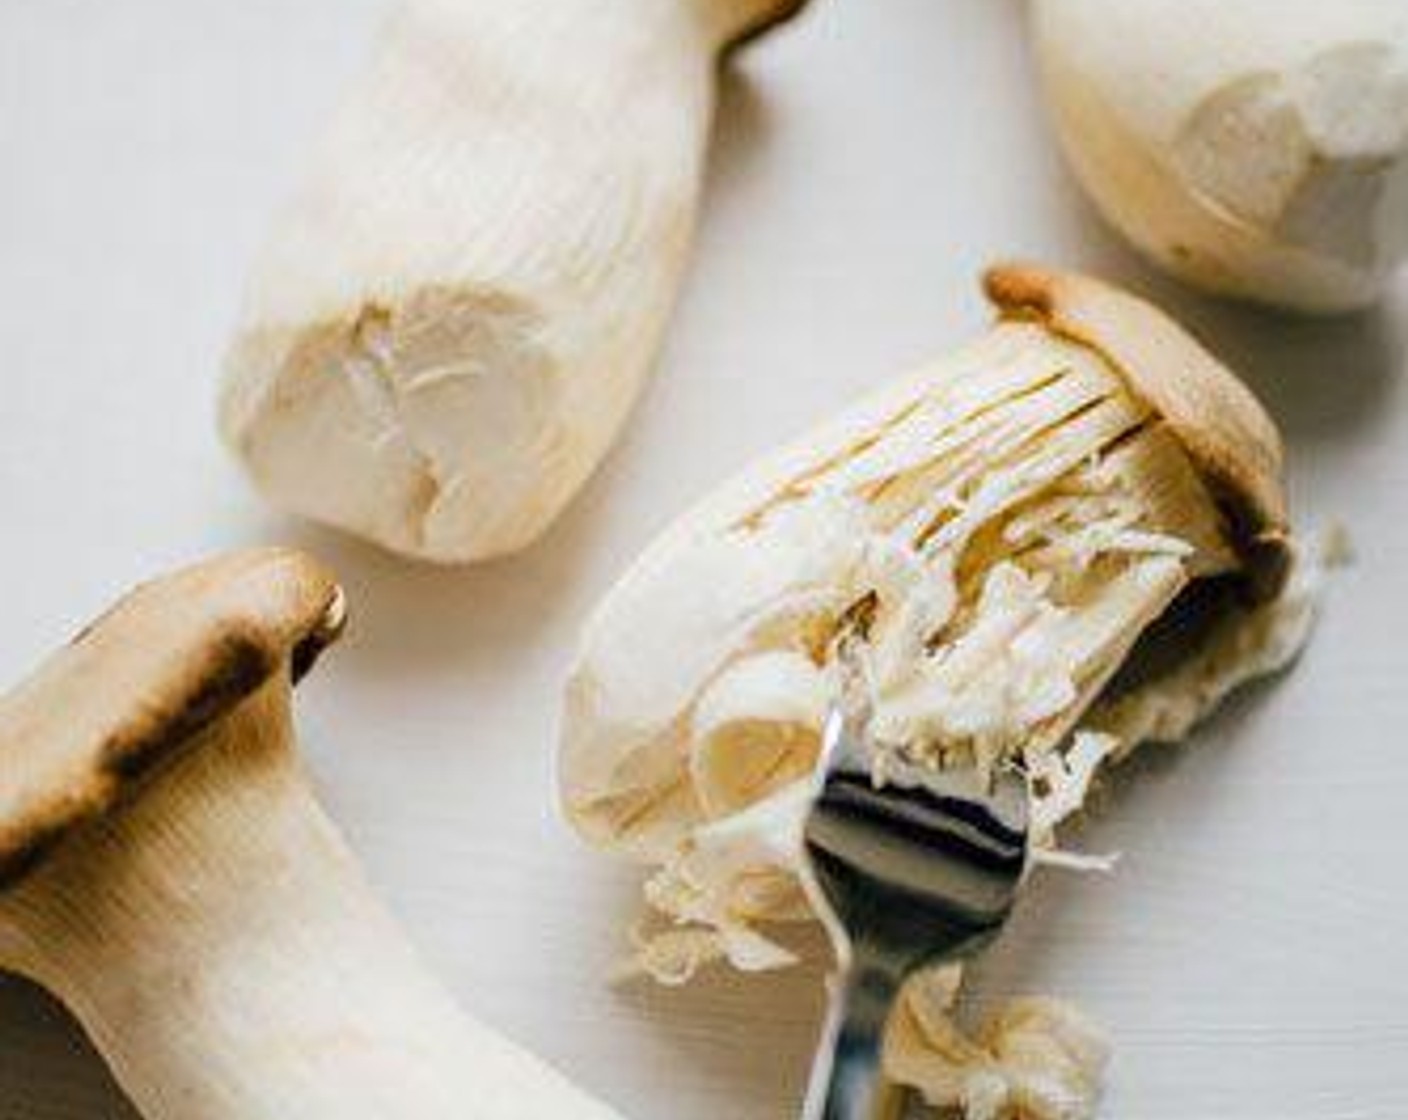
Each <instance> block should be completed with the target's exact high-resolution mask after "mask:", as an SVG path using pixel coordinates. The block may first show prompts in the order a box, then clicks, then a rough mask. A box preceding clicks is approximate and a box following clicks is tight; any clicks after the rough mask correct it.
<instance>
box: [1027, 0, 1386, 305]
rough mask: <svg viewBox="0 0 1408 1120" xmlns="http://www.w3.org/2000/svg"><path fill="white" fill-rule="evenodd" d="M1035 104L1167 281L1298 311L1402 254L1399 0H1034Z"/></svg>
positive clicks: (1379, 278)
mask: <svg viewBox="0 0 1408 1120" xmlns="http://www.w3.org/2000/svg"><path fill="white" fill-rule="evenodd" d="M1031 18H1032V31H1033V35H1034V38H1035V45H1036V54H1037V58H1038V61H1039V62H1040V65H1041V70H1042V75H1043V79H1044V84H1045V88H1046V96H1047V101H1048V103H1049V105H1050V107H1051V112H1052V116H1053V117H1054V120H1055V123H1056V126H1057V130H1058V132H1059V134H1060V137H1061V141H1062V146H1063V147H1064V148H1065V151H1066V155H1067V156H1068V157H1069V159H1070V163H1071V166H1072V167H1073V168H1074V170H1075V173H1076V175H1077V177H1078V178H1079V179H1080V182H1081V184H1082V185H1083V186H1084V187H1085V189H1086V191H1087V192H1088V193H1089V195H1090V197H1091V198H1092V199H1093V200H1094V201H1095V203H1096V205H1097V206H1098V207H1099V208H1100V210H1101V211H1102V212H1103V213H1104V215H1105V217H1106V218H1108V219H1109V220H1110V222H1111V223H1112V224H1113V225H1114V226H1115V227H1116V228H1118V229H1119V230H1120V231H1121V232H1122V233H1123V234H1124V235H1125V236H1126V237H1128V238H1129V239H1130V240H1131V241H1132V242H1133V243H1134V244H1135V245H1136V246H1137V247H1138V248H1139V249H1140V250H1141V251H1143V252H1144V253H1145V254H1147V255H1148V256H1149V257H1151V258H1152V259H1153V260H1155V261H1157V262H1158V263H1160V264H1161V265H1163V266H1164V267H1166V268H1168V269H1169V270H1170V271H1172V272H1174V273H1175V274H1177V275H1179V276H1181V277H1183V278H1184V279H1186V280H1189V281H1190V282H1192V283H1194V284H1198V285H1200V286H1202V287H1205V288H1209V289H1211V290H1213V291H1217V292H1225V293H1228V294H1231V295H1236V296H1241V297H1243V298H1246V299H1251V300H1255V301H1258V302H1262V303H1271V304H1279V305H1282V306H1285V307H1291V308H1296V309H1299V310H1304V311H1318V312H1329V311H1344V310H1348V309H1352V308H1356V307H1363V306H1365V305H1366V304H1369V303H1372V302H1373V301H1374V300H1376V299H1377V298H1378V297H1379V294H1380V293H1381V291H1382V290H1383V287H1384V284H1385V281H1386V280H1387V278H1388V277H1389V276H1390V275H1391V274H1392V273H1393V271H1394V270H1395V269H1396V268H1397V267H1398V266H1399V265H1400V264H1401V263H1402V261H1403V259H1404V256H1405V254H1408V5H1405V4H1403V2H1402V0H1334V3H1326V4H1316V3H1284V2H1283V0H1235V3H1224V2H1223V0H1120V2H1119V3H1110V2H1109V0H1033V3H1032V6H1031Z"/></svg>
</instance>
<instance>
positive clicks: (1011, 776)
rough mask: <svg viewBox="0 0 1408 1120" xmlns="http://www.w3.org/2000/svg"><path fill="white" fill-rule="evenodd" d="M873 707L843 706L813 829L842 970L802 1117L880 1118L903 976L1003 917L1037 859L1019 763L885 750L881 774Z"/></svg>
mask: <svg viewBox="0 0 1408 1120" xmlns="http://www.w3.org/2000/svg"><path fill="white" fill-rule="evenodd" d="M873 764H874V757H873V751H872V750H871V748H870V745H869V743H868V741H867V738H866V734H865V727H864V718H863V717H858V716H855V715H849V716H848V715H847V714H846V713H845V712H844V711H843V710H842V708H841V707H840V706H837V707H835V708H833V709H832V711H831V713H830V715H829V717H828V719H827V722H826V730H825V735H824V739H823V763H822V766H821V768H820V773H821V777H820V779H819V783H818V790H817V794H816V797H815V800H814V801H813V804H812V807H811V810H810V813H809V814H808V817H807V820H806V825H805V830H804V833H803V836H804V849H805V854H806V859H805V866H806V868H807V870H808V872H809V875H808V878H809V879H810V882H809V883H808V888H809V893H810V894H811V895H812V896H813V902H814V903H815V904H816V905H817V908H818V910H819V911H820V913H821V918H822V921H823V923H824V924H825V925H826V927H827V929H828V931H829V932H830V934H831V939H832V942H833V944H834V946H835V949H836V961H837V968H838V975H837V976H836V977H835V984H834V987H833V989H832V995H831V1007H830V1011H829V1014H828V1017H827V1022H826V1026H825V1028H824V1031H823V1034H822V1038H821V1042H820V1045H819V1047H818V1051H817V1057H816V1062H815V1065H814V1066H813V1068H812V1077H811V1083H810V1086H809V1088H808V1092H807V1101H806V1106H805V1108H804V1110H803V1117H804V1120H875V1118H876V1117H878V1116H879V1115H880V1109H881V1106H882V1096H883V1094H882V1093H881V1092H880V1083H881V1077H880V1069H879V1065H880V1048H881V1043H882V1039H883V1034H884V1028H885V1022H886V1020H887V1019H888V1017H889V1013H890V1008H891V1005H892V1004H893V1003H894V1000H895V997H896V995H897V994H898V992H899V989H900V985H901V984H902V983H903V982H904V980H905V978H906V977H908V976H909V975H910V974H911V973H913V972H914V971H915V970H917V969H920V968H923V967H926V966H929V965H935V964H940V963H946V962H949V961H953V960H957V959H960V958H962V957H965V956H968V955H969V954H972V953H974V952H976V951H978V950H979V949H981V948H982V947H983V946H984V945H986V944H987V943H988V942H989V941H990V940H991V939H992V938H993V937H994V936H996V934H997V932H998V931H999V930H1000V929H1001V928H1002V925H1003V923H1004V922H1005V921H1006V919H1007V916H1008V914H1009V913H1010V912H1011V909H1012V904H1013V901H1014V898H1015V896H1016V892H1017V887H1018V884H1019V883H1020V881H1021V878H1022V875H1023V872H1024V870H1025V867H1026V859H1027V793H1026V785H1025V782H1024V781H1023V780H1022V779H1021V777H1020V776H1019V775H1017V774H1016V773H1015V772H1004V773H1000V774H998V775H996V776H995V779H994V781H993V783H992V784H991V786H990V787H987V786H985V785H984V784H983V783H981V782H980V781H979V779H978V777H977V775H976V774H975V773H972V772H969V773H963V772H949V771H943V770H940V769H938V768H936V767H924V766H917V765H910V764H906V763H904V762H902V761H900V760H891V759H887V760H886V765H885V768H884V775H885V780H884V782H883V784H878V783H877V782H876V780H875V778H874V777H873V774H874V765H873Z"/></svg>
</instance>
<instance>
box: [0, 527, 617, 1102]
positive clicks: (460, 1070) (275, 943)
mask: <svg viewBox="0 0 1408 1120" xmlns="http://www.w3.org/2000/svg"><path fill="white" fill-rule="evenodd" d="M315 602H322V603H324V604H325V606H326V609H325V610H323V611H322V612H321V613H317V612H309V611H307V610H305V609H304V608H306V607H307V606H309V605H310V604H312V603H315ZM335 611H340V594H339V593H338V592H337V589H336V587H335V585H333V584H332V583H331V581H330V580H329V579H328V578H327V577H326V575H325V573H322V572H321V569H319V568H317V566H316V565H314V564H312V562H311V561H308V560H307V559H306V558H304V557H300V556H297V555H296V554H291V553H254V554H242V555H239V556H235V557H229V558H225V559H223V560H218V561H215V562H214V563H212V564H209V565H203V566H202V567H200V568H197V569H192V570H191V571H189V572H186V573H182V574H179V575H177V576H174V577H170V578H169V579H167V580H164V581H160V582H158V583H156V584H153V585H149V586H148V587H145V588H143V589H141V590H139V591H138V592H137V593H136V594H135V595H133V596H132V597H129V599H128V600H125V601H124V602H123V603H122V604H120V605H119V606H118V607H117V608H116V609H115V610H114V611H113V612H110V614H109V615H107V616H105V617H104V618H103V619H102V620H100V621H99V622H98V623H97V624H95V626H93V627H91V628H90V629H89V630H88V631H86V632H85V633H84V635H82V636H81V637H80V638H79V639H78V641H77V642H76V644H75V645H74V646H72V647H70V648H69V649H67V650H65V651H63V652H61V653H60V654H58V655H57V657H56V658H54V659H53V660H52V661H51V662H50V663H49V664H48V665H47V666H45V667H44V668H43V669H41V670H40V672H39V673H38V674H37V675H36V676H35V677H34V678H31V680H30V681H29V682H27V683H26V684H24V685H21V686H20V687H19V689H17V690H16V691H15V692H14V693H12V694H11V696H9V697H7V698H6V699H5V700H4V701H0V762H3V765H0V775H3V777H0V829H8V830H9V833H8V834H9V835H11V836H17V835H21V834H22V833H23V832H24V830H25V829H29V830H30V834H31V836H32V838H33V839H34V840H35V841H36V842H35V843H33V844H31V845H30V846H29V847H28V848H27V849H24V850H26V851H27V852H28V856H27V858H25V859H23V860H18V859H16V860H12V862H11V863H10V865H9V867H10V870H9V878H8V882H7V883H5V884H4V885H2V886H0V965H2V966H3V967H5V968H7V969H9V970H12V971H15V972H18V973H21V974H24V975H26V976H29V977H31V978H32V979H34V980H36V981H37V982H39V983H40V984H42V985H44V986H45V987H47V988H48V989H49V990H50V991H52V992H53V993H54V994H55V995H56V996H58V997H59V998H60V999H61V1000H62V1001H63V1002H64V1003H65V1004H66V1005H67V1006H68V1007H69V1008H70V1009H71V1010H72V1011H73V1012H74V1014H75V1015H76V1016H77V1017H78V1019H79V1020H80V1021H81V1022H82V1024H83V1025H84V1027H85V1028H86V1029H87V1031H88V1032H89V1034H90V1035H91V1036H92V1038H93V1040H94V1042H95V1043H96V1044H97V1046H98V1048H99V1049H100V1051H101V1052H102V1053H103V1055H104V1056H105V1057H106V1059H107V1060H108V1062H109V1064H110V1065H111V1067H112V1070H113V1072H114V1074H115V1075H116V1077H117V1079H118V1081H119V1083H120V1084H121V1085H122V1086H123V1088H124V1089H125V1090H126V1091H127V1092H128V1093H129V1094H130V1096H131V1098H132V1099H133V1101H134V1102H135V1103H136V1104H137V1106H138V1108H139V1109H140V1110H141V1111H142V1113H143V1114H144V1115H145V1116H147V1117H150V1118H152V1120H288V1118H289V1117H299V1118H300V1120H302V1118H308V1120H315V1118H321V1117H326V1118H328V1120H332V1118H334V1117H336V1118H339V1120H344V1118H353V1120H356V1118H363V1117H365V1118H371V1117H378V1118H385V1117H392V1116H395V1117H398V1118H400V1117H404V1118H407V1120H452V1118H456V1120H458V1118H462V1117H464V1116H466V1115H471V1114H472V1115H475V1116H483V1117H512V1118H514V1120H517V1118H520V1117H541V1118H543V1120H547V1118H549V1117H554V1118H555V1117H559V1116H566V1115H572V1116H584V1117H597V1118H601V1120H607V1118H609V1117H611V1116H612V1115H613V1114H612V1113H611V1112H610V1111H609V1110H608V1109H606V1108H605V1107H604V1106H601V1105H598V1104H596V1103H595V1102H594V1101H592V1100H591V1099H590V1098H588V1097H586V1096H585V1095H584V1094H582V1093H581V1092H579V1091H578V1090H576V1089H574V1088H573V1087H572V1086H571V1085H570V1084H569V1083H567V1082H566V1081H565V1080H564V1079H563V1078H562V1077H560V1076H559V1075H558V1074H556V1073H554V1072H553V1071H552V1070H550V1069H548V1068H547V1067H546V1066H544V1065H543V1064H541V1063H540V1062H539V1061H538V1060H537V1059H535V1058H534V1057H532V1056H531V1055H529V1054H528V1053H526V1052H525V1051H522V1050H520V1049H518V1048H517V1047H515V1046H514V1045H513V1044H511V1043H509V1042H507V1041H505V1040H504V1039H502V1038H500V1037H498V1036H497V1035H495V1034H494V1033H493V1032H492V1031H491V1030H489V1029H488V1028H487V1027H484V1026H482V1025H480V1024H478V1023H476V1022H475V1021H473V1020H472V1019H470V1018H468V1017H466V1016H465V1015H464V1014H462V1013H461V1012H460V1011H459V1010H458V1008H457V1007H456V1006H455V1004H454V1001H453V1000H452V999H451V998H450V997H449V995H448V994H447V993H446V992H445V991H444V990H443V989H442V988H441V987H440V986H439V985H438V984H437V983H436V981H435V980H434V979H433V978H432V977H431V976H430V975H429V973H428V972H427V971H426V970H425V968H424V967H423V966H422V965H421V964H420V963H419V961H418V960H417V957H416V954H415V952H414V951H413V950H412V948H411V947H410V945H409V943H408V942H407V940H406V939H405V937H404V936H403V935H402V934H401V932H400V931H399V929H398V928H397V927H396V925H395V923H394V922H393V921H392V920H391V918H390V917H389V916H388V915H387V913H386V912H385V910H384V909H383V908H382V906H381V904H380V903H379V902H378V901H377V899H376V898H375V897H374V896H373V894H372V893H371V891H370V890H369V889H368V886H367V884H366V883H365V881H364V879H363V877H362V875H361V873H360V871H359V870H358V868H357V865H356V863H355V861H354V860H353V858H352V856H351V854H350V852H349V851H348V849H347V847H346V845H345V844H344V842H343V841H342V839H341V838H340V836H339V835H338V832H337V830H336V828H335V827H334V826H333V824H332V823H331V821H330V820H329V819H328V818H327V816H326V815H325V814H324V812H323V811H322V809H321V808H320V807H319V805H318V803H317V800H316V798H315V797H314V795H313V792H312V790H311V788H310V786H309V784H308V781H307V778H306V776H305V774H304V772H303V770H302V768H301V766H300V765H299V762H298V760H297V757H296V755H295V752H294V736H293V726H292V720H291V713H290V701H291V682H292V678H293V668H294V666H293V660H292V659H293V657H294V655H295V651H297V650H300V649H304V648H305V646H306V642H307V641H308V640H310V638H311V637H312V636H313V635H315V634H316V635H322V634H323V633H324V632H323V631H321V630H319V629H318V627H319V626H320V625H321V624H323V623H326V622H330V621H332V620H334V619H335V617H336V615H335V614H334V613H333V612H335ZM231 650H243V651H245V653H243V654H242V655H241V656H240V658H239V659H237V661H238V663H239V664H242V665H245V666H248V667H252V666H258V668H257V669H255V668H248V670H247V671H246V672H245V674H244V675H242V676H239V677H237V678H233V677H227V676H222V675H221V674H218V673H215V674H213V675H212V674H210V673H205V674H204V675H201V676H200V680H198V681H195V682H194V684H195V685H197V686H198V687H191V688H183V687H182V686H183V685H185V684H192V682H191V681H190V680H189V679H187V678H184V677H182V676H181V675H180V671H181V669H182V667H183V666H184V667H185V669H186V671H187V672H188V673H189V672H190V667H191V666H192V665H195V666H200V665H219V664H220V663H221V662H222V661H223V660H224V659H225V658H226V657H227V655H228V653H229V651H231ZM249 651H257V652H258V654H259V655H260V656H257V657H256V656H254V655H253V654H252V653H250V652H249ZM202 654H204V655H205V660H204V661H201V660H199V658H200V656H201V655H202ZM300 656H306V655H300ZM192 658H196V659H197V660H192ZM198 675H199V674H198ZM212 682H216V683H214V684H212ZM73 728H77V729H78V731H77V732H73V731H72V730H70V729H73ZM122 728H127V729H128V730H127V732H126V733H127V734H128V735H129V737H135V738H133V740H132V742H133V749H132V750H131V751H130V752H122V751H117V752H115V751H114V746H113V745H114V743H119V742H122V734H123V732H122ZM173 729H175V730H173ZM144 734H145V735H148V736H149V737H148V738H146V739H143V738H142V736H143V735H144ZM66 736H67V738H65V737H66ZM114 736H116V737H114ZM115 758H116V759H118V761H116V762H114V759H115ZM121 758H128V759H133V758H139V759H141V760H142V765H141V766H140V767H138V768H137V769H140V770H141V771H142V773H141V775H140V776H136V775H134V774H133V773H132V772H131V771H129V770H128V769H126V768H124V766H123V765H122V763H121V761H120V759H121ZM65 805H67V806H68V811H67V815H66V816H65V815H63V814H61V813H57V811H56V810H54V809H53V807H56V806H60V807H61V806H65ZM36 806H49V807H50V811H49V815H48V816H47V817H43V816H41V815H39V814H38V813H37V810H36V808H35V807H36ZM40 821H43V822H45V823H44V824H43V826H42V828H40V826H39V825H38V824H37V823H36V822H40ZM36 829H37V831H36ZM41 839H42V841H43V842H42V843H38V841H39V840H41ZM15 850H20V848H18V847H16V849H15Z"/></svg>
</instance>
